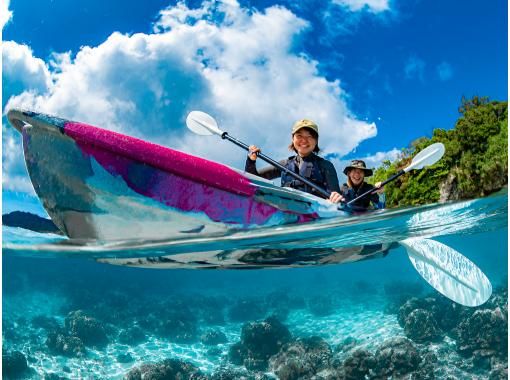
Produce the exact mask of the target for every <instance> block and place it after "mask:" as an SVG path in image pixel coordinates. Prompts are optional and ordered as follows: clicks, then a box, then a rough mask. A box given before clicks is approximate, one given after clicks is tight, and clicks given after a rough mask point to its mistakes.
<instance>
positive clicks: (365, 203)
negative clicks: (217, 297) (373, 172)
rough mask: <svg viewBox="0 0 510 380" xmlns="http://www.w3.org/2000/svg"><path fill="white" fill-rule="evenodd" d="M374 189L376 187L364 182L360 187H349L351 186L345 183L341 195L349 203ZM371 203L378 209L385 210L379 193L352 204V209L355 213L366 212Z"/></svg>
mask: <svg viewBox="0 0 510 380" xmlns="http://www.w3.org/2000/svg"><path fill="white" fill-rule="evenodd" d="M373 188H374V186H372V185H370V184H368V183H366V182H363V183H362V184H361V186H359V187H349V185H347V184H346V183H344V184H343V185H342V187H341V188H340V194H342V196H343V197H344V198H345V201H346V202H349V201H352V200H353V199H355V198H357V197H359V196H360V195H362V194H364V193H366V192H367V191H369V190H372V189H373ZM370 203H372V205H373V206H374V208H376V209H380V208H384V206H385V205H384V202H383V201H381V200H380V199H379V195H378V194H377V193H372V194H370V195H367V196H365V197H363V198H361V199H358V200H357V201H356V202H354V203H352V204H351V205H350V207H351V209H352V210H354V211H366V210H368V209H369V208H370Z"/></svg>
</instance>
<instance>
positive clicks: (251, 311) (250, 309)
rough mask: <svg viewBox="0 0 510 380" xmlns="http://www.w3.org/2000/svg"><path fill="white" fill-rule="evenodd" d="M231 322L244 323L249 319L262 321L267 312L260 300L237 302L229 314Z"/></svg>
mask: <svg viewBox="0 0 510 380" xmlns="http://www.w3.org/2000/svg"><path fill="white" fill-rule="evenodd" d="M227 315H228V319H229V320H230V321H231V322H244V321H247V320H249V319H260V318H263V317H264V315H265V311H264V310H263V309H262V307H261V306H260V300H255V299H245V300H239V301H237V302H236V303H235V304H234V305H233V306H232V307H230V309H228V312H227Z"/></svg>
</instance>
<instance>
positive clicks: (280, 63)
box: [6, 1, 377, 167]
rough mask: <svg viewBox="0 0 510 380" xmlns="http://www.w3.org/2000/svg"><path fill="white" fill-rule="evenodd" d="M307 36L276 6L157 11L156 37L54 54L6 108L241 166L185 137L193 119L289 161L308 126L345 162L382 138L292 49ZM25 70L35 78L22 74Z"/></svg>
mask: <svg viewBox="0 0 510 380" xmlns="http://www.w3.org/2000/svg"><path fill="white" fill-rule="evenodd" d="M308 27H309V25H308V23H307V22H306V21H305V20H303V19H300V18H298V17H297V16H296V15H295V14H293V13H292V12H290V11H289V10H287V9H286V8H283V7H278V6H273V7H270V8H267V9H265V10H264V11H255V10H248V9H245V8H242V7H241V6H240V5H239V4H238V3H237V2H236V1H228V2H221V3H218V2H204V3H203V4H202V5H201V6H200V7H199V8H196V9H189V8H188V7H187V6H186V5H184V4H183V3H179V4H177V5H176V6H175V7H169V8H167V9H165V10H163V11H161V14H160V17H159V19H158V21H157V22H156V23H155V24H154V29H153V33H151V34H141V33H140V34H134V35H122V34H119V33H113V34H112V35H111V36H110V37H109V38H108V39H107V40H106V41H105V42H104V43H102V44H101V45H99V46H95V47H90V46H86V47H83V48H81V49H80V51H79V52H77V54H76V55H75V56H74V57H73V55H72V54H71V53H62V54H59V55H55V56H54V57H53V60H52V62H51V63H50V64H49V65H41V66H40V72H39V74H40V75H38V76H34V79H31V80H30V81H28V82H26V83H25V82H22V81H21V79H18V81H17V83H22V85H24V86H25V88H26V89H27V91H24V92H22V93H19V94H18V93H13V94H12V96H11V97H10V99H8V103H7V106H6V108H10V107H23V108H29V109H33V110H36V111H40V112H46V113H51V114H56V115H59V116H61V117H65V118H70V119H73V120H78V121H83V122H88V123H91V124H93V125H97V126H101V127H104V128H108V129H112V130H117V131H120V132H123V133H127V134H130V135H134V136H137V137H141V138H145V139H148V140H151V141H153V142H156V143H160V144H164V145H167V146H170V147H173V148H176V149H180V150H184V151H186V152H190V153H192V154H198V155H200V156H203V157H206V158H209V159H212V160H216V161H220V162H224V163H227V164H231V165H234V166H237V167H243V165H244V152H242V151H240V150H239V148H237V147H235V146H231V145H228V143H227V142H225V141H220V140H219V139H218V138H217V137H197V136H195V135H193V134H192V133H190V132H189V131H187V129H186V128H185V125H184V120H185V118H186V115H187V113H188V112H189V111H191V110H193V109H200V110H203V111H206V112H208V113H210V114H211V115H213V116H214V117H215V118H216V119H217V120H218V122H219V124H220V128H222V129H224V130H226V131H228V132H229V133H230V134H231V135H233V136H236V137H238V138H239V139H242V140H245V141H246V142H248V143H253V144H257V145H259V146H261V147H262V148H263V149H264V152H265V153H266V154H270V155H273V156H275V158H281V157H286V156H288V155H289V154H290V153H289V152H288V150H287V148H286V147H287V145H288V142H289V139H290V127H291V125H292V124H293V122H294V121H295V120H297V119H301V118H310V119H312V120H314V121H316V122H317V123H318V124H319V127H320V145H321V148H322V149H323V150H325V151H326V152H337V153H338V154H340V155H343V154H346V153H348V152H350V151H352V150H353V149H354V148H355V147H356V146H357V145H358V144H359V143H360V142H361V141H363V140H364V139H367V138H370V137H373V136H375V135H376V133H377V129H376V126H375V124H373V123H367V122H365V121H360V120H357V119H356V117H355V116H354V115H352V114H351V112H350V111H349V109H348V107H347V105H346V101H345V98H346V97H347V94H345V92H344V91H343V89H342V87H341V83H340V81H338V80H336V81H329V80H327V79H326V78H324V77H322V76H321V75H320V74H319V71H318V69H317V66H318V62H316V61H314V60H313V59H311V58H310V57H307V56H306V55H303V54H296V53H294V52H293V51H295V49H294V45H293V44H294V41H295V39H296V37H297V36H298V35H299V34H300V33H302V32H303V31H305V30H306V29H307V28H308ZM13 46H14V47H15V49H16V50H19V51H21V50H23V49H24V47H23V46H22V45H15V44H14V43H13ZM24 57H25V62H32V61H34V60H37V58H34V57H32V56H31V54H29V55H25V56H24ZM20 72H22V73H28V72H30V71H29V70H28V66H26V67H25V66H23V69H22V70H21V71H20ZM14 77H15V76H14V74H13V78H14ZM21 77H22V75H20V78H21ZM36 78H39V79H37V80H36ZM35 83H37V85H35ZM30 86H32V87H33V88H31V87H30ZM45 86H49V89H47V90H46V91H44V90H43V89H44V87H45Z"/></svg>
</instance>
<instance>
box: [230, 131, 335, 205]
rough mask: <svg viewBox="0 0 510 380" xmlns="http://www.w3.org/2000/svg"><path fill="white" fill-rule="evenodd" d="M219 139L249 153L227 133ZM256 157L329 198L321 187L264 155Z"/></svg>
mask: <svg viewBox="0 0 510 380" xmlns="http://www.w3.org/2000/svg"><path fill="white" fill-rule="evenodd" d="M221 138H222V139H224V140H228V141H230V142H233V143H234V144H236V145H237V146H240V147H241V148H243V149H246V150H247V151H250V147H249V146H248V145H246V144H245V143H243V142H242V141H239V140H238V139H236V138H234V137H232V136H230V135H229V134H228V133H227V132H223V133H222V134H221ZM257 156H258V157H260V158H261V159H263V160H264V161H266V162H267V163H269V164H271V165H273V166H274V167H276V168H278V169H280V170H282V171H284V172H286V173H288V174H290V175H291V176H293V177H294V178H296V179H298V180H300V181H301V182H303V183H306V184H307V185H308V186H310V187H313V188H314V189H315V190H317V191H318V192H319V193H321V194H322V195H324V196H325V197H327V198H329V196H330V194H329V193H328V192H327V191H326V190H324V189H323V188H322V187H320V186H317V185H316V184H315V183H313V182H310V181H309V180H307V179H306V178H304V177H302V176H300V175H299V174H297V173H294V172H293V171H292V170H290V169H287V168H286V167H285V166H283V165H282V164H280V163H279V162H277V161H275V160H273V159H272V158H270V157H268V156H266V155H265V154H262V153H260V152H259V153H258V154H257Z"/></svg>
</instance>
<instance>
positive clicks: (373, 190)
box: [347, 169, 405, 206]
mask: <svg viewBox="0 0 510 380" xmlns="http://www.w3.org/2000/svg"><path fill="white" fill-rule="evenodd" d="M404 173H405V171H404V170H403V169H402V170H400V171H399V172H398V173H396V174H393V175H392V176H391V177H390V178H388V179H387V180H386V181H384V182H383V183H381V185H380V186H379V187H374V188H373V189H370V190H368V191H367V192H365V193H363V194H361V195H360V196H359V197H356V198H354V199H353V200H352V201H349V202H347V206H350V205H351V203H354V202H356V201H357V200H358V199H361V198H364V197H366V196H367V195H369V194H372V193H373V192H375V191H377V190H378V189H380V188H381V187H383V186H384V185H386V184H387V183H388V182H391V181H394V180H396V179H397V178H398V177H400V176H401V175H402V174H404Z"/></svg>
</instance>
